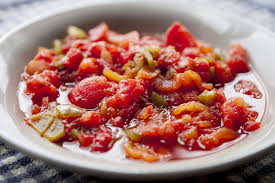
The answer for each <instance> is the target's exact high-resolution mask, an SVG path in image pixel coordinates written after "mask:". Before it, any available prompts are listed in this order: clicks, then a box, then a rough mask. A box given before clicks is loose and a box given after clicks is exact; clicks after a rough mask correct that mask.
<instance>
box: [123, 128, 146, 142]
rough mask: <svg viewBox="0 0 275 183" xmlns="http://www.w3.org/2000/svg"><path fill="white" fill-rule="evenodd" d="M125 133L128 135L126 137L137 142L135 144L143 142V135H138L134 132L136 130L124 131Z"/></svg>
mask: <svg viewBox="0 0 275 183" xmlns="http://www.w3.org/2000/svg"><path fill="white" fill-rule="evenodd" d="M124 131H125V134H126V136H127V137H128V138H129V139H130V140H132V141H135V142H138V141H140V140H141V137H142V136H141V135H140V134H138V133H136V132H134V130H131V129H130V130H124Z"/></svg>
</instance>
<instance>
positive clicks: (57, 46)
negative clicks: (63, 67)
mask: <svg viewBox="0 0 275 183" xmlns="http://www.w3.org/2000/svg"><path fill="white" fill-rule="evenodd" d="M53 49H54V51H55V53H57V54H62V42H61V41H60V40H58V39H56V40H54V41H53Z"/></svg>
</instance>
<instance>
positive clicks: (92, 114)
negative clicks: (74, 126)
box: [77, 111, 101, 127]
mask: <svg viewBox="0 0 275 183" xmlns="http://www.w3.org/2000/svg"><path fill="white" fill-rule="evenodd" d="M77 123H78V124H80V125H83V126H86V127H97V126H99V125H100V124H101V116H100V113H99V112H97V111H87V112H85V113H84V114H82V116H81V118H80V119H79V120H78V121H77Z"/></svg>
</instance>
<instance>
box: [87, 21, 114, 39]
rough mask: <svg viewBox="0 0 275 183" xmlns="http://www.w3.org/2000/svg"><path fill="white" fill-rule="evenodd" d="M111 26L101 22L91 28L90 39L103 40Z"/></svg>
mask: <svg viewBox="0 0 275 183" xmlns="http://www.w3.org/2000/svg"><path fill="white" fill-rule="evenodd" d="M108 30H109V28H108V26H107V24H105V23H101V24H99V25H98V26H96V27H94V28H93V29H90V30H89V40H91V41H101V40H105V39H106V35H107V32H108Z"/></svg>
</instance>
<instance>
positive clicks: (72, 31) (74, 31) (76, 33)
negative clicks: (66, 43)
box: [67, 26, 87, 39]
mask: <svg viewBox="0 0 275 183" xmlns="http://www.w3.org/2000/svg"><path fill="white" fill-rule="evenodd" d="M67 32H68V34H69V35H70V36H72V37H74V38H78V39H85V38H86V37H87V34H86V32H85V31H84V30H82V29H80V28H78V27H76V26H69V27H68V30H67Z"/></svg>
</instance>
